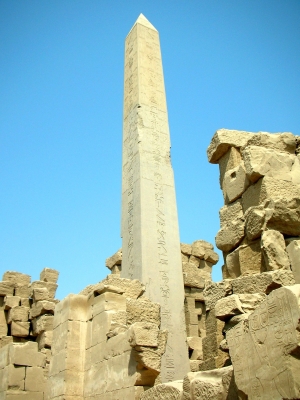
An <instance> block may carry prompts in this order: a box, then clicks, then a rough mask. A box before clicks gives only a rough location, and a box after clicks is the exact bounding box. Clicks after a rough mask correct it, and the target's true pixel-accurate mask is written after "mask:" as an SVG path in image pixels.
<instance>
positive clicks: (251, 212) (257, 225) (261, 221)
mask: <svg viewBox="0 0 300 400" xmlns="http://www.w3.org/2000/svg"><path fill="white" fill-rule="evenodd" d="M273 212H274V202H273V201H272V200H266V201H265V202H264V203H263V204H262V205H261V206H257V207H250V208H248V210H247V211H246V213H245V231H246V235H247V238H248V239H249V240H254V239H257V238H259V237H260V236H261V234H262V232H263V231H265V230H266V227H267V223H268V221H269V220H270V219H271V217H272V215H273Z"/></svg>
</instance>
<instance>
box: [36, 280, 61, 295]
mask: <svg viewBox="0 0 300 400" xmlns="http://www.w3.org/2000/svg"><path fill="white" fill-rule="evenodd" d="M57 287H58V285H57V284H56V283H53V282H44V281H33V282H31V284H30V295H31V296H33V290H34V289H37V288H47V289H48V292H49V299H54V297H55V293H56V289H57Z"/></svg>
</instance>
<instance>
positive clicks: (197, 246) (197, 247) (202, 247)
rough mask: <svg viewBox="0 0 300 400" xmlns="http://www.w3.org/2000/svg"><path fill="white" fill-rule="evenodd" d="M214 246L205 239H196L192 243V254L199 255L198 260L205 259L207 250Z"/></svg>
mask: <svg viewBox="0 0 300 400" xmlns="http://www.w3.org/2000/svg"><path fill="white" fill-rule="evenodd" d="M213 249H214V246H213V245H212V244H211V243H209V242H206V241H205V240H196V241H195V242H193V243H192V255H193V256H196V257H199V258H200V260H203V259H205V255H206V253H207V252H208V250H213Z"/></svg>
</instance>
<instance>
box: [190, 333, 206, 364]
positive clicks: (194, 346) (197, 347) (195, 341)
mask: <svg viewBox="0 0 300 400" xmlns="http://www.w3.org/2000/svg"><path fill="white" fill-rule="evenodd" d="M187 343H188V347H189V351H192V355H191V356H190V360H203V349H202V338H200V337H197V336H193V337H187Z"/></svg>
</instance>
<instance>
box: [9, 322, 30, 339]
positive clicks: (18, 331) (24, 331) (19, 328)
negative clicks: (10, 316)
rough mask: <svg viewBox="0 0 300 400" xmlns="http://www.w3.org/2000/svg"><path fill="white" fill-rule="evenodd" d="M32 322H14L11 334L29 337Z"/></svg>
mask: <svg viewBox="0 0 300 400" xmlns="http://www.w3.org/2000/svg"><path fill="white" fill-rule="evenodd" d="M29 328H30V322H22V321H12V323H11V334H12V336H17V337H26V336H28V335H29Z"/></svg>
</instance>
